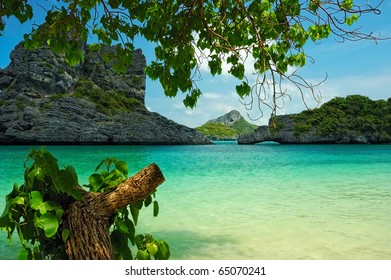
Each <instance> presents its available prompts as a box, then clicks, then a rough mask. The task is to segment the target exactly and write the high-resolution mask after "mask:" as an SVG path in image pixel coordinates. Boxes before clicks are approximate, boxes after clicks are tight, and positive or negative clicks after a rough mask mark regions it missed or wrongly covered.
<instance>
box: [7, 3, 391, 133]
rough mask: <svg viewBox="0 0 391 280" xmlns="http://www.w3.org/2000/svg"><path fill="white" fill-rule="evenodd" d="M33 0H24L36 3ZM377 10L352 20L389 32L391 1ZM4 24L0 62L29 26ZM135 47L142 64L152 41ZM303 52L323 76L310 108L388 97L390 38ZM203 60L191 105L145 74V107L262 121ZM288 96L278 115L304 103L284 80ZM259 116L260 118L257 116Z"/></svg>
mask: <svg viewBox="0 0 391 280" xmlns="http://www.w3.org/2000/svg"><path fill="white" fill-rule="evenodd" d="M35 2H37V1H30V3H31V5H33V7H34V4H35V5H36V3H35ZM380 9H381V14H380V15H366V16H365V17H363V18H361V19H360V21H359V23H358V24H357V26H362V28H363V29H362V30H363V31H366V32H372V31H373V32H375V33H374V34H380V35H381V37H383V38H386V37H390V38H391V1H384V3H383V4H382V5H381V6H380ZM37 10H38V12H37V13H36V14H35V18H34V19H33V20H34V22H37V23H39V22H40V21H41V20H43V13H42V11H41V12H40V11H39V9H37ZM5 21H6V24H7V25H6V29H5V33H4V36H0V68H5V67H7V65H8V64H9V63H10V59H9V54H10V52H11V51H12V49H13V48H14V46H15V45H16V44H17V43H19V42H20V41H21V40H22V39H23V34H25V33H28V32H29V31H30V29H31V22H27V23H25V24H24V25H20V23H19V22H17V21H16V20H13V19H5ZM135 46H136V48H141V49H142V51H143V53H144V55H145V56H146V59H147V64H149V63H151V61H152V60H153V59H154V45H153V44H151V43H149V42H147V41H145V40H144V39H142V38H138V39H137V40H136V41H135ZM304 49H305V51H306V54H307V55H309V56H311V57H312V58H313V59H314V61H315V62H314V63H311V62H307V64H306V65H305V66H304V67H303V68H302V69H300V70H299V72H298V74H300V75H301V76H302V77H303V78H305V79H306V80H307V81H309V82H311V83H313V84H316V83H318V82H320V81H323V80H324V78H325V77H326V76H327V79H326V80H325V81H324V82H323V83H322V84H321V85H320V86H319V87H318V88H317V89H316V92H317V93H320V94H321V96H322V99H321V103H317V102H316V101H315V100H314V99H313V98H312V97H311V96H307V97H306V98H305V100H306V102H307V105H308V106H309V107H310V108H315V107H317V106H320V104H322V103H324V102H327V101H329V100H330V99H332V98H334V97H336V96H342V97H343V96H347V95H352V94H361V95H365V96H368V97H370V98H371V99H374V100H378V99H388V98H390V97H391V55H390V54H391V39H390V40H381V41H377V42H373V41H357V42H344V43H339V42H337V41H336V40H335V38H329V39H326V40H324V41H322V42H321V43H320V44H314V43H312V42H309V43H308V44H307V45H306V46H305V47H304ZM207 70H208V69H207V66H206V65H202V67H201V74H202V78H201V80H200V81H199V82H198V83H197V85H198V87H199V88H200V89H201V90H202V92H203V95H202V96H201V97H200V99H199V101H198V103H197V106H196V107H195V108H194V109H189V108H186V107H185V105H184V104H183V99H184V98H185V94H182V93H181V92H179V93H178V95H177V96H176V97H175V98H170V97H166V96H165V95H164V92H163V89H162V87H161V85H160V83H159V82H158V81H152V80H151V79H148V78H147V82H146V83H147V84H146V97H145V102H146V106H147V108H148V109H149V110H150V111H153V112H157V113H159V114H161V115H163V116H165V117H167V118H169V119H172V120H174V121H175V122H177V123H180V124H184V125H186V126H189V127H197V126H200V125H202V124H204V123H205V122H206V121H208V120H210V119H214V118H217V117H219V116H221V115H224V114H226V113H228V112H229V111H231V110H238V111H240V112H241V114H242V115H243V116H244V117H245V118H246V120H247V121H249V122H251V123H254V124H257V125H264V124H267V122H268V119H269V117H270V111H267V108H266V107H262V109H263V113H264V114H263V117H261V116H262V113H261V111H260V110H259V109H258V108H252V109H251V110H250V109H249V108H247V107H246V106H245V105H243V103H246V102H248V101H249V99H244V100H241V99H240V98H239V96H238V95H237V94H236V91H235V86H236V84H238V81H237V79H236V78H233V77H231V76H229V75H228V74H225V73H223V74H222V75H220V76H214V77H213V76H211V75H210V74H208V72H207ZM286 89H287V91H288V93H289V94H290V95H291V97H292V99H291V100H287V102H286V103H285V105H284V107H283V108H282V109H279V110H277V114H278V115H282V114H290V113H298V112H301V111H302V110H305V109H306V107H305V105H304V103H303V101H302V100H301V98H300V95H299V93H298V91H297V90H296V89H295V88H293V87H292V86H289V85H288V86H287V88H286ZM260 117H261V118H260Z"/></svg>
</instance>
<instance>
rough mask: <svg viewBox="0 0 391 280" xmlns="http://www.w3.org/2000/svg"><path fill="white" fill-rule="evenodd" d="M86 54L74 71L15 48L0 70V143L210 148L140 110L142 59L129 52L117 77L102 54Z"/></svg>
mask: <svg viewBox="0 0 391 280" xmlns="http://www.w3.org/2000/svg"><path fill="white" fill-rule="evenodd" d="M113 51H115V47H106V48H102V50H101V51H100V52H91V51H89V50H88V48H85V60H84V62H83V63H82V64H80V65H78V66H76V67H71V66H69V65H68V64H66V63H65V61H64V58H63V57H62V56H59V55H57V54H55V53H53V52H52V51H50V50H49V49H48V48H40V49H37V50H33V51H30V50H26V49H25V48H24V47H23V45H22V44H19V45H17V46H16V47H15V49H14V50H13V51H12V53H11V56H10V57H11V63H10V64H9V66H8V67H6V68H5V69H0V144H208V143H209V141H208V139H207V138H206V137H205V136H203V135H202V134H201V133H199V132H197V131H196V130H194V129H191V128H188V127H186V126H183V125H179V124H177V123H175V122H174V121H172V120H169V119H167V118H165V117H163V116H161V115H159V114H157V113H152V112H149V111H148V110H147V109H146V108H145V105H144V98H145V74H144V68H145V63H146V62H145V57H144V55H143V54H142V52H141V50H136V51H135V52H134V54H133V63H132V65H131V67H129V69H128V70H127V72H126V73H125V74H121V75H119V74H117V73H116V72H114V71H113V70H112V68H111V64H112V63H111V62H109V63H106V62H105V60H104V54H105V53H108V52H113Z"/></svg>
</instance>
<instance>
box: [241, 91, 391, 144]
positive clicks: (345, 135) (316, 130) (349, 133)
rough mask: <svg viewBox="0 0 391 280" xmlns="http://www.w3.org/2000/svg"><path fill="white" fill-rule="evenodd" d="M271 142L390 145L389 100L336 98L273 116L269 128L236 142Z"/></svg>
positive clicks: (351, 96)
mask: <svg viewBox="0 0 391 280" xmlns="http://www.w3.org/2000/svg"><path fill="white" fill-rule="evenodd" d="M266 140H273V141H277V142H280V143H390V142H391V98H389V99H388V100H371V99H370V98H368V97H365V96H362V95H349V96H347V97H336V98H334V99H332V100H330V101H329V102H327V103H325V104H323V105H322V106H321V107H319V108H316V109H313V110H306V111H303V112H301V113H299V114H291V115H285V116H275V117H273V118H272V119H270V121H269V126H266V127H261V128H259V129H258V130H256V131H255V132H254V133H253V134H251V135H250V134H249V135H246V136H244V137H241V139H239V142H240V143H242V144H250V143H256V142H262V141H266Z"/></svg>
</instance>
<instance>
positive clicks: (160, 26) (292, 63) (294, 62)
mask: <svg viewBox="0 0 391 280" xmlns="http://www.w3.org/2000/svg"><path fill="white" fill-rule="evenodd" d="M357 2H358V1H354V0H343V1H319V0H306V1H299V0H261V1H236V0H213V1H204V0H191V1H188V0H178V1H134V0H103V1H98V0H92V1H90V0H89V1H65V0H63V1H57V3H56V4H54V6H53V7H52V8H50V9H48V10H47V16H46V18H45V21H46V23H45V24H43V25H42V26H40V27H38V28H35V29H34V30H33V31H32V33H31V34H28V35H26V36H25V39H26V46H27V47H31V48H34V47H38V46H43V45H48V46H50V48H52V49H53V50H55V51H56V52H58V53H63V54H64V55H65V58H66V60H67V61H68V62H69V63H70V64H72V65H73V64H77V63H78V62H80V61H82V60H83V52H82V48H83V46H84V43H85V42H86V41H87V39H88V37H93V38H95V39H96V40H97V43H96V44H93V45H92V46H91V48H93V49H94V50H99V49H101V47H102V46H103V45H112V44H116V43H117V42H120V43H121V45H119V46H118V47H117V54H116V59H115V60H116V63H115V64H114V66H113V67H114V68H115V69H116V70H117V71H120V72H125V71H126V69H127V67H128V66H129V65H130V63H131V59H132V51H133V49H134V40H135V38H136V37H137V36H142V37H144V38H145V39H146V40H148V41H150V42H153V43H154V44H155V46H156V47H155V55H156V59H155V60H154V61H152V62H151V64H150V65H148V66H147V67H146V69H145V72H146V74H147V75H148V76H149V77H150V78H152V79H154V80H159V81H160V83H161V84H162V86H163V89H164V92H165V94H166V95H167V96H170V97H172V96H176V95H177V94H178V92H183V93H185V94H186V97H185V98H184V104H185V105H186V106H188V107H191V108H192V107H194V106H195V105H196V103H197V100H198V98H199V97H200V96H201V95H202V92H201V90H200V89H199V88H198V87H197V80H198V79H199V78H200V75H201V72H200V67H201V65H202V64H203V63H206V64H207V65H208V67H209V71H210V73H211V74H212V75H216V74H217V75H219V74H221V73H222V70H223V64H227V66H228V72H229V74H231V75H232V76H233V77H235V78H237V79H238V84H237V86H236V90H237V94H238V96H239V97H240V98H244V97H246V96H251V97H252V98H251V102H250V105H252V104H253V101H254V100H256V99H255V98H257V99H258V101H259V102H258V103H259V104H265V105H267V106H269V107H271V108H272V109H273V110H274V109H275V108H276V107H278V105H277V102H278V100H279V99H283V98H285V97H287V95H288V94H287V93H286V92H285V91H284V90H283V89H282V87H281V84H282V82H283V81H288V82H290V83H293V84H294V85H295V86H296V87H297V88H298V89H299V91H300V92H301V94H302V97H303V98H304V95H305V94H304V93H303V90H309V91H310V92H311V93H312V94H313V95H314V85H312V84H310V83H307V82H306V81H305V80H304V79H303V78H301V77H300V76H299V75H297V74H296V71H295V70H298V69H299V68H301V67H303V66H304V65H305V64H306V63H307V60H308V58H310V57H309V56H308V55H307V54H306V53H305V51H304V46H305V45H306V43H307V42H308V40H312V41H315V42H318V41H320V40H322V39H325V38H328V37H330V36H332V35H333V36H335V37H336V38H337V39H340V40H341V41H344V40H360V39H370V40H376V39H378V37H376V36H374V35H373V33H365V32H362V31H361V27H354V25H355V23H356V22H358V21H359V19H360V17H361V16H362V15H363V14H368V13H372V14H379V13H380V11H379V9H378V7H379V5H380V4H381V3H382V1H381V0H379V1H378V3H377V4H372V5H371V4H369V3H360V4H357ZM0 3H1V5H2V6H3V8H2V9H1V10H0V11H1V14H0V16H1V15H6V16H8V17H10V16H15V17H17V18H18V19H19V20H20V21H21V22H23V21H25V20H26V19H27V18H31V17H32V16H33V11H32V9H31V6H29V5H28V4H27V1H1V2H0ZM10 3H16V4H10ZM3 29H4V24H3V25H0V31H1V30H3ZM249 61H250V62H251V63H248V62H249ZM249 64H250V65H249ZM252 69H253V70H252ZM292 69H293V70H294V71H293V74H292V71H291V70H292ZM250 71H255V72H254V75H255V81H256V82H255V83H254V84H250V82H249V79H248V76H249V75H252V74H251V73H250ZM249 73H250V74H249ZM269 93H270V94H271V97H272V98H269ZM254 97H255V98H254ZM314 97H315V96H314Z"/></svg>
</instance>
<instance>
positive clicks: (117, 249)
mask: <svg viewBox="0 0 391 280" xmlns="http://www.w3.org/2000/svg"><path fill="white" fill-rule="evenodd" d="M31 160H32V163H31V164H30V165H28V163H29V162H30V161H31ZM101 168H102V170H101V171H100V172H99V173H97V172H98V171H99V170H100V169H101ZM127 176H128V165H127V164H126V163H125V162H124V161H120V160H117V159H112V158H107V159H105V160H103V161H102V162H100V163H99V165H98V166H97V168H96V170H95V173H94V174H92V175H91V176H90V177H89V184H88V185H86V186H85V187H87V188H88V189H89V190H90V191H92V192H107V191H110V190H111V189H112V188H114V187H116V186H118V185H119V184H121V183H123V182H124V181H125V180H126V178H127ZM84 192H86V191H85V190H84V189H82V188H81V187H80V186H79V183H78V177H77V174H76V172H75V170H74V168H73V167H71V166H66V167H64V168H62V169H61V168H59V166H58V162H57V159H56V158H55V157H54V156H53V155H52V154H51V153H50V152H49V151H47V150H46V149H43V148H41V149H39V150H32V151H31V152H30V153H29V154H28V155H27V157H26V161H25V172H24V182H23V184H22V185H21V186H18V185H17V184H15V185H14V187H13V190H12V191H11V192H10V193H9V194H8V195H7V196H6V206H5V209H4V212H3V214H2V215H1V216H0V229H3V230H6V231H7V233H8V239H9V240H10V241H11V240H12V236H13V233H14V232H15V231H16V232H17V234H18V237H19V240H20V242H21V244H22V246H23V248H22V250H21V251H20V253H19V255H18V259H66V258H67V257H66V254H65V243H66V240H67V238H68V237H69V234H70V232H69V230H68V229H66V228H64V227H63V218H64V213H65V211H66V210H67V208H68V207H69V205H70V204H71V203H72V202H74V201H76V200H82V199H83V193H84ZM151 204H152V205H153V215H154V216H155V217H156V216H157V215H158V213H159V205H158V202H157V201H156V200H155V194H152V195H151V196H150V197H148V198H146V199H145V200H143V201H140V202H139V203H136V204H134V205H129V206H127V207H123V208H121V209H118V210H117V211H116V213H115V214H114V215H113V217H112V218H111V220H110V237H111V242H112V246H113V249H114V253H115V256H116V258H118V259H134V258H135V259H140V258H141V259H168V258H169V256H170V250H169V246H168V244H167V243H166V242H164V241H162V240H155V239H154V238H153V237H152V236H151V235H149V234H145V235H143V234H138V235H136V229H135V227H136V226H137V223H138V217H139V211H140V210H141V209H142V208H143V207H148V206H149V205H151ZM131 245H134V246H137V248H138V249H137V250H138V251H137V253H136V255H135V256H133V255H132V252H131V249H130V247H131Z"/></svg>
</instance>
